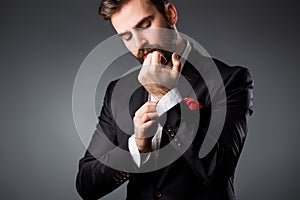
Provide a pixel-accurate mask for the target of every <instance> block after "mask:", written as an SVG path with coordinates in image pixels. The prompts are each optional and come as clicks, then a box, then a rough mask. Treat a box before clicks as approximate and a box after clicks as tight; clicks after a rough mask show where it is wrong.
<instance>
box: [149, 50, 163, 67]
mask: <svg viewBox="0 0 300 200" xmlns="http://www.w3.org/2000/svg"><path fill="white" fill-rule="evenodd" d="M151 63H152V64H153V65H157V64H160V63H161V55H160V53H159V52H158V51H154V52H153V53H152V62H151Z"/></svg>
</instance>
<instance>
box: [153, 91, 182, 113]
mask: <svg viewBox="0 0 300 200" xmlns="http://www.w3.org/2000/svg"><path fill="white" fill-rule="evenodd" d="M181 101H182V96H181V94H180V92H179V90H178V89H177V88H173V89H172V90H170V91H169V92H168V93H167V94H165V95H164V96H163V97H162V98H161V99H160V100H159V102H158V103H157V106H156V111H157V113H158V115H159V116H161V115H162V114H164V113H165V112H167V111H168V110H170V109H171V108H172V107H173V106H175V105H176V104H178V103H180V102H181Z"/></svg>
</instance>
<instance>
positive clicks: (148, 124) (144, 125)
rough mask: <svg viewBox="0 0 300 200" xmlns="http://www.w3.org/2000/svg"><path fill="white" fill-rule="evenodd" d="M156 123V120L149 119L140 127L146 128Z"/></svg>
mask: <svg viewBox="0 0 300 200" xmlns="http://www.w3.org/2000/svg"><path fill="white" fill-rule="evenodd" d="M156 124H157V121H155V120H151V121H148V122H146V123H144V124H143V125H142V128H143V129H148V128H150V127H151V126H154V125H156Z"/></svg>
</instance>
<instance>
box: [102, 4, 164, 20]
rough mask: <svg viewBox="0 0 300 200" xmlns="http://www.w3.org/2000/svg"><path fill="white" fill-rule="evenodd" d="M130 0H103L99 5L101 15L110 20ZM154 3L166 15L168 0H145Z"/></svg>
mask: <svg viewBox="0 0 300 200" xmlns="http://www.w3.org/2000/svg"><path fill="white" fill-rule="evenodd" d="M129 1H130V0H103V1H102V2H101V4H100V7H99V15H102V16H103V18H104V19H105V20H109V19H110V17H111V16H112V15H113V14H115V13H116V12H118V11H119V10H121V8H122V7H123V6H124V5H125V4H126V3H127V2H129ZM145 1H149V2H150V3H152V4H153V5H154V6H155V7H156V9H157V10H158V11H159V12H160V13H161V14H162V15H163V16H164V17H166V13H165V4H166V3H168V0H145Z"/></svg>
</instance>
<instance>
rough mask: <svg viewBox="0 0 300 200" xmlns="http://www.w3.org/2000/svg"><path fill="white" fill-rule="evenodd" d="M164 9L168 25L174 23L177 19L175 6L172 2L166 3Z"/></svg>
mask: <svg viewBox="0 0 300 200" xmlns="http://www.w3.org/2000/svg"><path fill="white" fill-rule="evenodd" d="M165 9H166V15H167V18H168V20H169V23H170V25H175V24H176V22H177V19H178V15H177V10H176V7H175V6H174V5H173V4H172V3H167V4H166V6H165Z"/></svg>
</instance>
